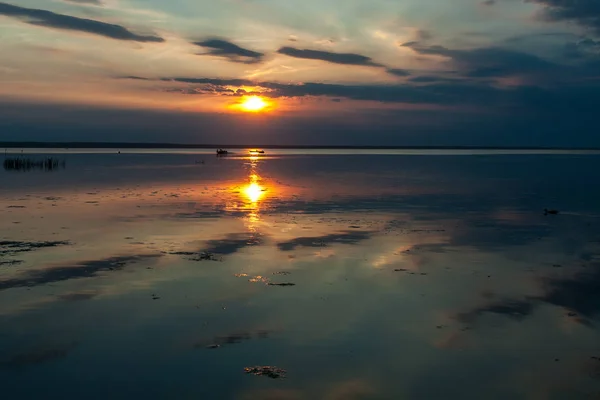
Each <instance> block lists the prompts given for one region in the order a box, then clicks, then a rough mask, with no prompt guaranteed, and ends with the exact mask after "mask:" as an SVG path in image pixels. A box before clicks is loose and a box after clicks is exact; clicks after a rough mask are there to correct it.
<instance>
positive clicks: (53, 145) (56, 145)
mask: <svg viewBox="0 0 600 400" xmlns="http://www.w3.org/2000/svg"><path fill="white" fill-rule="evenodd" d="M0 148H5V149H26V148H37V149H217V148H226V149H227V148H228V149H246V148H261V149H315V150H318V149H333V150H335V149H339V150H345V149H356V150H370V149H372V150H591V151H596V150H600V147H551V146H547V147H544V146H538V147H536V146H525V147H517V146H316V145H269V144H265V145H257V144H223V143H214V144H190V143H130V142H123V143H115V142H0Z"/></svg>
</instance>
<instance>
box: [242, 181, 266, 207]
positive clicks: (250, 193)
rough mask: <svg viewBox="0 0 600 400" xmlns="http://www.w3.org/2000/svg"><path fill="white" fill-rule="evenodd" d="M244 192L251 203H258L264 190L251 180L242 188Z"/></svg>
mask: <svg viewBox="0 0 600 400" xmlns="http://www.w3.org/2000/svg"><path fill="white" fill-rule="evenodd" d="M244 194H245V195H246V197H247V198H248V200H250V201H251V202H252V203H258V202H259V201H260V199H261V198H262V197H263V195H264V190H263V188H262V187H261V186H260V185H259V184H258V183H256V182H252V183H251V184H249V185H248V186H246V187H245V188H244Z"/></svg>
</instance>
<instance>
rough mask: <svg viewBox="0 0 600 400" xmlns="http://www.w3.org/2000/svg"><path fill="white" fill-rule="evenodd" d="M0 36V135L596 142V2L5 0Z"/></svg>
mask: <svg viewBox="0 0 600 400" xmlns="http://www.w3.org/2000/svg"><path fill="white" fill-rule="evenodd" d="M0 38H1V40H0V54H2V56H1V57H0V141H95V142H107V141H120V142H169V143H197V144H225V145H226V144H249V145H251V144H263V145H267V144H274V145H294V144H297V145H395V146H403V145H406V146H415V145H418V146H553V147H554V146H570V147H600V123H599V122H598V112H597V110H598V109H599V107H600V1H598V0H577V1H575V0H453V1H439V0H370V1H364V0H362V1H359V0H304V1H302V2H292V1H281V0H216V1H214V0H213V1H208V0H170V1H164V0H10V1H8V2H4V1H3V0H0ZM250 97H259V98H261V99H262V100H263V102H264V104H266V107H265V108H264V109H262V110H260V111H258V112H249V111H248V110H247V109H246V108H244V103H245V102H246V101H247V99H248V98H250Z"/></svg>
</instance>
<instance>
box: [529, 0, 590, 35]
mask: <svg viewBox="0 0 600 400" xmlns="http://www.w3.org/2000/svg"><path fill="white" fill-rule="evenodd" d="M527 1H529V2H531V3H537V4H541V5H543V6H545V9H544V12H543V14H542V16H543V18H544V19H546V20H550V21H572V22H575V23H577V24H579V25H581V26H583V27H586V28H590V29H592V30H593V31H594V32H595V33H597V34H600V1H598V0H527Z"/></svg>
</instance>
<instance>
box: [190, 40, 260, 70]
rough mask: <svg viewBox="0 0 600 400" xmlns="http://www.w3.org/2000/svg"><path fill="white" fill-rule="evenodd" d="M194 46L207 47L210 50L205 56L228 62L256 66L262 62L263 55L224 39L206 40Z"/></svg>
mask: <svg viewBox="0 0 600 400" xmlns="http://www.w3.org/2000/svg"><path fill="white" fill-rule="evenodd" d="M194 44H195V45H196V46H200V47H207V48H209V49H211V50H210V51H209V52H208V53H207V54H209V55H213V56H219V57H223V58H226V59H228V60H229V61H233V62H238V63H244V64H257V63H260V62H262V60H263V57H264V54H263V53H259V52H257V51H253V50H248V49H244V48H243V47H240V46H238V45H236V44H234V43H231V42H229V41H227V40H224V39H206V40H203V41H200V42H194Z"/></svg>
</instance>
